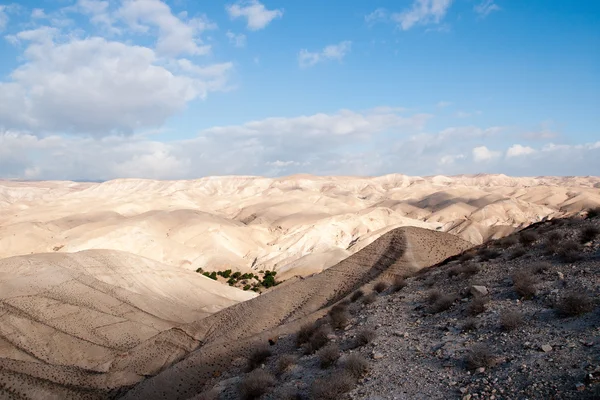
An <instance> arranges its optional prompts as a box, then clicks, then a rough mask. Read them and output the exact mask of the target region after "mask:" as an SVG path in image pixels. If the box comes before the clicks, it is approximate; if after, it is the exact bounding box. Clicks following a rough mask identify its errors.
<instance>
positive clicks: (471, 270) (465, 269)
mask: <svg viewBox="0 0 600 400" xmlns="http://www.w3.org/2000/svg"><path fill="white" fill-rule="evenodd" d="M461 273H462V274H463V275H465V276H467V277H469V276H473V275H477V274H478V273H479V267H478V266H477V265H476V264H473V263H467V264H465V265H463V266H462V268H461Z"/></svg>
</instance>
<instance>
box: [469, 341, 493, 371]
mask: <svg viewBox="0 0 600 400" xmlns="http://www.w3.org/2000/svg"><path fill="white" fill-rule="evenodd" d="M494 360H495V357H494V354H493V353H492V352H491V350H490V349H489V348H488V347H487V346H486V345H484V344H476V345H475V346H473V347H471V350H470V351H469V354H467V356H466V358H465V362H466V364H467V368H468V369H477V368H481V367H492V366H494Z"/></svg>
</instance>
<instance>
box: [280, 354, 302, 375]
mask: <svg viewBox="0 0 600 400" xmlns="http://www.w3.org/2000/svg"><path fill="white" fill-rule="evenodd" d="M297 361H298V358H297V357H296V356H295V355H293V354H284V355H282V356H281V357H279V359H278V360H277V374H279V375H281V374H283V373H285V372H287V371H289V370H290V369H291V368H292V367H293V366H294V365H296V362H297Z"/></svg>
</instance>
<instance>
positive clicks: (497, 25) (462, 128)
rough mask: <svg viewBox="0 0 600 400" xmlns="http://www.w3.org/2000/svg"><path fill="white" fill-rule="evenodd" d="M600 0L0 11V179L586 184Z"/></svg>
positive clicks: (116, 4)
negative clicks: (496, 176)
mask: <svg viewBox="0 0 600 400" xmlns="http://www.w3.org/2000/svg"><path fill="white" fill-rule="evenodd" d="M599 21H600V2H596V1H550V0H528V1H522V0H390V1H376V0H369V1H364V0H363V1H358V0H356V1H352V0H344V1H337V0H335V1H334V0H330V1H326V2H325V1H323V0H303V1H283V0H261V1H258V0H248V1H246V0H244V1H238V2H234V1H231V2H228V1H218V0H210V1H196V0H162V1H161V0H107V1H99V0H77V1H74V0H52V1H51V0H37V1H33V0H19V1H18V2H16V1H15V2H10V0H8V2H7V0H0V36H1V38H0V54H1V57H0V178H20V179H72V180H106V179H112V178H118V177H139V178H156V179H174V178H177V179H179V178H197V177H202V176H207V175H231V174H237V175H266V176H281V175H290V174H295V173H312V174H317V175H330V174H343V175H380V174H387V173H404V174H409V175H434V174H460V173H481V172H485V173H505V174H509V175H519V176H525V175H599V174H600V25H599Z"/></svg>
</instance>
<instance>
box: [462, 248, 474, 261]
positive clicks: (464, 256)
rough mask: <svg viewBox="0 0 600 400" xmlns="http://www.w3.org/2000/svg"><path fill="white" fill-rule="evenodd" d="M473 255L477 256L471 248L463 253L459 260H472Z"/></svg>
mask: <svg viewBox="0 0 600 400" xmlns="http://www.w3.org/2000/svg"><path fill="white" fill-rule="evenodd" d="M473 257H475V254H473V252H472V251H471V250H469V251H467V252H466V253H463V254H461V256H460V257H459V258H458V261H460V262H465V261H469V260H472V259H473Z"/></svg>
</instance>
